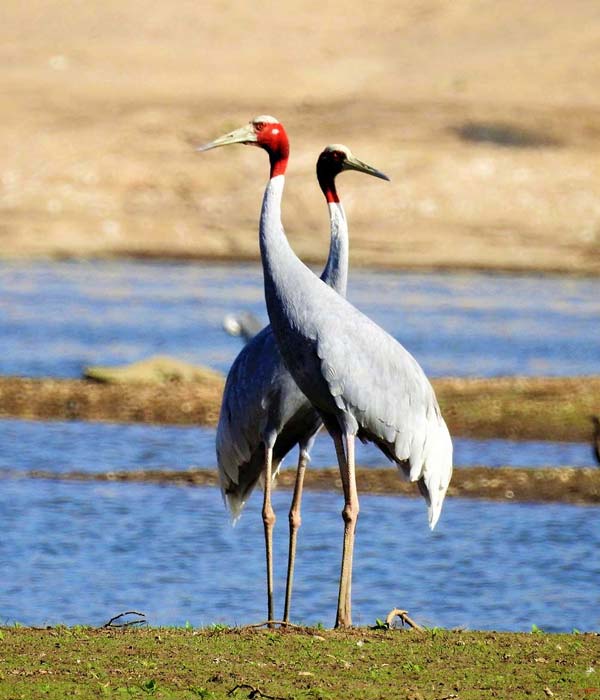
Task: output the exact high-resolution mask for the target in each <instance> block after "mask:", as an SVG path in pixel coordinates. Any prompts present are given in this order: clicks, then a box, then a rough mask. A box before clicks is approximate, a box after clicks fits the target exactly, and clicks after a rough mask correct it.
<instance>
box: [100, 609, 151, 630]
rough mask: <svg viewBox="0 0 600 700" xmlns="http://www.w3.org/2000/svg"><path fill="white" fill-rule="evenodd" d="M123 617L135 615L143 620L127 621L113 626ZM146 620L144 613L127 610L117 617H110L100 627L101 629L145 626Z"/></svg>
mask: <svg viewBox="0 0 600 700" xmlns="http://www.w3.org/2000/svg"><path fill="white" fill-rule="evenodd" d="M125 615H137V616H138V617H141V618H143V619H141V620H128V621H127V622H121V623H118V624H116V625H115V624H114V623H115V622H116V621H117V620H120V619H121V618H122V617H125ZM147 624H148V620H146V613H141V612H137V611H136V610H127V611H125V612H122V613H120V614H119V615H115V616H114V617H111V618H110V620H109V621H108V622H107V623H105V624H104V625H102V627H133V626H134V625H147Z"/></svg>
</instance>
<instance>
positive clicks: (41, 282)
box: [0, 262, 600, 631]
mask: <svg viewBox="0 0 600 700" xmlns="http://www.w3.org/2000/svg"><path fill="white" fill-rule="evenodd" d="M350 298H351V299H352V300H353V301H354V302H355V303H356V304H357V305H358V306H359V307H360V308H361V309H363V310H364V311H365V312H367V313H368V314H369V315H371V316H372V317H373V318H374V319H375V320H377V321H378V322H379V323H380V324H382V325H383V326H384V327H385V328H387V329H388V330H389V331H390V332H391V333H392V334H393V335H395V336H396V337H397V338H399V339H400V340H401V341H402V342H403V344H404V345H405V346H406V347H407V348H408V349H409V350H411V352H413V354H415V356H416V357H417V358H418V359H419V361H420V362H421V364H422V365H423V367H424V368H425V369H426V371H427V372H428V373H429V374H431V375H434V376H435V375H462V376H471V375H478V376H494V375H503V374H526V375H527V374H528V375H561V374H567V375H571V374H587V373H594V374H595V373H598V372H599V371H600V370H599V364H600V324H599V323H598V319H599V318H600V280H594V279H564V278H558V277H556V278H541V277H539V278H538V277H510V276H498V277H493V276H486V275H478V274H408V273H394V274H391V273H387V274H382V273H373V272H369V271H353V272H352V274H351V281H350ZM263 309H264V304H263V296H262V279H261V273H260V268H259V267H258V266H256V265H248V266H206V265H187V264H164V263H151V264H140V263H134V262H123V263H36V264H29V263H23V264H20V263H0V343H1V347H2V352H1V353H0V373H2V374H20V375H26V376H44V375H48V376H60V377H76V376H79V375H80V373H81V371H82V368H83V367H84V366H85V365H87V364H116V363H124V362H131V361H134V360H138V359H141V358H144V357H148V356H150V355H153V354H156V353H167V354H171V355H175V356H177V357H180V358H182V359H184V360H188V361H191V362H197V363H201V364H206V365H209V366H213V367H217V368H219V369H221V370H223V371H226V370H227V368H228V367H229V365H230V364H231V362H232V360H233V358H234V357H235V355H236V354H237V352H238V351H239V348H240V344H239V340H237V339H234V338H230V337H228V336H227V335H226V334H225V333H224V332H223V330H222V327H221V323H222V318H223V316H224V315H225V314H226V313H227V312H240V311H251V312H253V313H255V314H258V315H259V316H261V317H262V318H263V319H266V316H265V314H264V310H263ZM455 449H456V459H455V462H456V464H457V465H461V466H469V465H473V464H488V465H491V466H494V465H499V464H508V465H514V466H547V465H548V466H553V465H554V466H557V465H561V466H562V465H571V466H579V467H585V466H592V465H593V461H592V457H591V450H590V447H589V445H577V444H561V443H539V442H528V443H513V442H510V441H505V440H486V441H476V440H455ZM313 457H314V459H313V465H314V467H315V468H318V467H319V466H331V465H333V464H334V459H333V453H332V451H331V446H330V444H329V441H328V440H327V439H326V438H320V439H319V440H318V441H317V444H316V446H315V450H314V453H313ZM294 460H295V455H293V456H292V455H291V456H290V457H289V458H288V460H287V461H288V464H289V465H292V464H293V462H294ZM357 461H358V462H359V463H361V464H366V465H377V466H379V465H382V464H383V463H384V462H383V460H382V458H381V456H380V455H379V454H378V453H377V452H376V451H374V450H373V449H372V448H364V447H362V446H361V447H360V448H359V452H358V454H357ZM214 464H215V458H214V431H212V430H209V429H201V428H177V427H166V426H161V427H156V426H145V425H110V424H93V423H78V422H48V423H38V422H29V421H21V420H4V421H0V477H2V478H0V533H1V534H0V622H7V623H12V622H16V621H18V622H22V623H25V624H35V625H43V624H54V623H66V624H76V623H90V624H94V625H97V624H102V623H104V622H105V621H107V620H108V619H109V618H110V617H112V616H113V615H115V614H117V613H119V612H122V611H124V610H128V609H139V610H141V611H143V612H145V613H146V614H147V616H148V620H149V622H150V623H151V624H154V625H162V624H165V625H175V624H184V623H185V622H186V621H189V622H191V623H192V624H194V625H206V624H211V623H214V622H224V623H228V624H243V623H248V622H257V621H260V620H263V619H264V617H265V607H266V606H265V600H264V598H265V594H264V578H265V577H264V563H263V559H264V553H263V533H262V524H261V519H260V497H259V494H255V495H254V497H253V498H251V499H250V502H249V504H248V507H247V509H246V512H245V513H244V515H243V517H242V519H241V521H240V522H239V524H238V526H237V527H236V528H235V529H232V528H231V527H230V525H229V521H228V517H227V514H226V512H225V510H224V507H223V504H222V502H221V496H220V494H219V491H218V489H214V488H212V489H211V488H183V487H173V486H157V485H152V484H123V483H119V484H116V483H100V482H98V483H89V484H87V483H86V484H82V483H70V482H66V483H65V482H54V481H44V480H30V479H24V478H21V477H20V474H19V473H22V472H24V471H27V470H31V469H47V470H50V471H55V472H64V471H72V470H84V471H114V470H127V469H141V468H164V469H187V468H189V467H192V466H201V467H214ZM289 498H290V494H289V493H288V492H284V491H281V492H278V491H276V492H275V496H274V500H275V507H276V510H277V512H278V517H279V521H278V526H277V530H276V536H275V556H276V577H277V589H276V594H277V596H278V598H277V600H278V614H281V602H282V597H283V573H284V566H285V565H284V561H285V556H286V547H287V535H286V511H287V508H288V506H289ZM304 506H305V507H304V525H303V529H302V531H301V535H300V543H299V560H298V564H297V581H296V589H295V590H296V595H295V607H294V612H293V618H294V620H296V621H298V622H306V623H316V622H323V623H324V624H326V625H329V624H332V623H333V620H334V613H335V606H336V597H337V577H338V569H339V556H340V550H341V532H342V524H341V518H340V515H339V513H340V511H341V507H342V504H341V497H340V496H339V495H338V494H334V493H314V492H310V493H306V494H305V499H304ZM598 513H599V510H598V508H595V507H579V506H567V505H560V504H557V505H553V504H544V505H532V504H520V503H493V502H485V501H475V500H472V501H471V500H461V499H450V500H448V502H447V503H446V505H445V507H444V513H443V515H442V519H441V521H440V523H439V525H438V527H437V528H436V531H435V532H434V533H430V532H429V530H428V528H427V523H426V514H425V506H424V503H423V501H422V499H420V498H414V499H409V498H399V497H398V498H391V497H382V496H366V495H363V496H361V516H360V521H359V526H358V539H357V551H356V561H355V576H354V585H353V594H354V595H353V598H354V621H355V623H357V624H371V623H372V622H373V621H374V620H375V618H376V617H383V616H384V615H385V614H386V613H387V612H388V611H389V610H390V609H391V608H393V607H403V608H407V609H409V610H410V612H411V614H412V615H413V616H414V617H415V619H417V620H418V621H420V622H422V623H423V624H427V625H440V626H445V627H455V626H464V627H470V628H479V629H511V630H519V629H522V630H528V629H530V628H531V625H532V624H536V625H538V626H539V627H542V628H544V629H547V630H556V631H558V630H563V631H570V630H571V629H572V628H573V627H577V628H580V629H582V630H589V629H598V627H599V626H600V612H599V611H600V605H599V603H600V600H599V589H598V585H597V582H598V580H600V565H599V558H598V552H599V551H600V528H598V526H597V522H598Z"/></svg>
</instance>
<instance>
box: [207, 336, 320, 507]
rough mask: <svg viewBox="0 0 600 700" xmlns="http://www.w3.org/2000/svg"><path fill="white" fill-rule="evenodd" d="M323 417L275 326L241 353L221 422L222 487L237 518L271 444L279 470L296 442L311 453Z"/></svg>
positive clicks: (230, 376) (232, 372)
mask: <svg viewBox="0 0 600 700" xmlns="http://www.w3.org/2000/svg"><path fill="white" fill-rule="evenodd" d="M320 427H321V420H320V418H319V416H318V414H317V413H316V412H315V410H314V409H313V407H312V405H311V404H310V402H309V401H308V400H307V399H306V397H305V396H304V394H303V393H302V392H301V391H300V389H298V386H297V384H296V382H294V380H293V379H292V377H291V375H290V373H289V372H288V370H287V369H286V367H285V365H284V364H283V361H282V359H281V356H280V354H279V351H278V350H277V345H276V343H275V338H274V337H273V331H272V329H271V326H267V327H266V328H263V330H262V331H260V333H258V334H257V335H256V336H255V337H254V338H253V339H252V340H251V341H250V342H249V343H248V344H247V345H246V346H245V347H244V348H243V349H242V350H241V352H240V353H239V355H238V356H237V358H236V359H235V361H234V363H233V365H232V366H231V369H230V370H229V374H228V375H227V381H226V383H225V390H224V392H223V402H222V405H221V413H220V416H219V425H218V427H217V464H218V466H219V476H220V481H221V490H222V492H223V495H224V497H225V499H226V501H227V505H228V506H229V509H230V512H231V514H232V515H233V517H234V518H237V517H238V516H239V514H240V511H241V509H242V508H243V506H244V504H245V502H246V501H247V499H248V497H249V495H250V493H251V492H252V490H253V489H254V487H255V486H256V484H257V483H258V481H259V480H260V479H261V477H262V475H263V471H264V463H265V445H268V446H270V447H272V448H273V470H274V472H275V473H276V471H277V469H278V468H279V465H280V464H281V461H282V459H283V458H284V457H285V456H286V455H287V453H288V452H289V451H290V450H291V449H292V448H293V447H294V446H295V445H296V444H299V445H300V449H301V450H303V451H305V452H306V453H310V447H311V445H312V442H313V440H314V436H315V435H316V433H317V432H318V430H319V428H320Z"/></svg>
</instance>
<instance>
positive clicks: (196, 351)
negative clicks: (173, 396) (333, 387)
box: [0, 262, 600, 377]
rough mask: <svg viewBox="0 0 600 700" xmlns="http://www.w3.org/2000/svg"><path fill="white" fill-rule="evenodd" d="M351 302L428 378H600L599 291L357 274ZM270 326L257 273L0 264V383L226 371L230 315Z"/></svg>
mask: <svg viewBox="0 0 600 700" xmlns="http://www.w3.org/2000/svg"><path fill="white" fill-rule="evenodd" d="M349 298H350V299H351V300H352V301H353V302H354V303H355V304H356V305H357V306H358V307H359V308H360V309H362V310H363V311H365V312H366V313H367V314H368V315H370V316H371V317H372V318H373V319H374V320H375V321H377V322H378V323H380V324H381V325H382V326H383V327H384V328H386V329H387V330H388V331H389V332H390V333H392V334H393V335H394V336H396V337H397V338H398V339H399V340H401V342H402V343H403V344H404V345H405V346H406V347H407V348H408V349H409V350H410V351H411V352H412V353H413V354H414V355H415V356H416V357H417V358H418V360H419V362H420V363H421V364H422V365H423V367H424V369H425V370H426V371H427V372H428V373H429V374H431V375H432V376H441V375H459V376H469V375H470V376H475V375H478V376H495V375H504V374H524V375H562V374H564V375H571V374H593V373H597V372H598V371H599V359H600V324H598V318H600V280H598V279H571V278H559V277H549V278H545V277H535V276H529V277H525V276H523V277H511V276H489V275H483V274H474V273H473V274H467V273H462V274H444V273H427V274H416V273H406V272H398V273H389V272H388V273H381V272H372V271H368V270H353V271H352V273H351V276H350V284H349ZM231 311H233V312H239V311H251V312H253V313H255V314H257V315H258V316H259V317H261V318H263V319H264V320H265V321H266V314H265V310H264V300H263V289H262V273H261V269H260V266H259V265H236V266H233V265H201V264H193V265H192V264H174V263H170V264H169V263H139V262H118V263H115V262H108V263H107V262H94V263H75V262H65V263H35V264H31V263H23V264H20V263H5V262H4V263H0V338H1V339H2V354H1V356H0V373H1V374H21V375H30V376H41V375H48V376H63V377H75V376H79V375H80V374H81V370H82V368H83V367H84V366H85V365H88V364H118V363H123V362H132V361H134V360H139V359H141V358H143V357H148V356H150V355H153V354H156V353H168V354H171V355H175V356H177V357H179V358H181V359H184V360H187V361H190V362H198V363H202V364H206V365H210V366H213V367H217V368H219V369H221V370H222V371H227V369H228V368H229V366H230V365H231V362H232V361H233V358H234V357H235V355H236V354H237V353H238V352H239V348H240V344H239V340H237V339H235V338H230V337H228V336H227V335H226V334H225V333H224V331H223V330H222V327H221V323H222V319H223V316H224V315H225V314H226V313H228V312H231Z"/></svg>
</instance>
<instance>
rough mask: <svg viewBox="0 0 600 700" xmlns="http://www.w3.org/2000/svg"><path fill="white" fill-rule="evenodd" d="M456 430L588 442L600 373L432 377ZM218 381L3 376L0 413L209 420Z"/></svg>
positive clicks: (599, 398) (597, 409) (598, 410)
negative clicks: (130, 381) (137, 381)
mask: <svg viewBox="0 0 600 700" xmlns="http://www.w3.org/2000/svg"><path fill="white" fill-rule="evenodd" d="M433 384H434V387H435V390H436V393H437V396H438V399H439V402H440V405H441V408H442V411H443V413H444V417H445V418H446V421H447V423H448V426H449V428H450V431H451V433H452V434H453V435H454V436H462V437H473V438H508V439H513V440H556V441H564V442H587V441H588V440H590V439H591V433H592V427H591V421H590V416H591V415H592V414H600V376H590V377H557V378H524V377H503V378H495V379H454V378H448V379H437V380H434V381H433ZM222 391H223V380H222V379H220V378H217V379H213V380H211V381H207V382H170V383H167V384H112V385H111V384H99V383H96V382H91V381H83V380H70V379H24V378H20V377H2V378H0V418H26V419H36V420H50V419H56V420H94V421H112V422H127V423H159V424H160V423H166V424H173V425H204V426H214V425H216V422H217V420H218V416H219V407H220V403H221V395H222Z"/></svg>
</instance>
